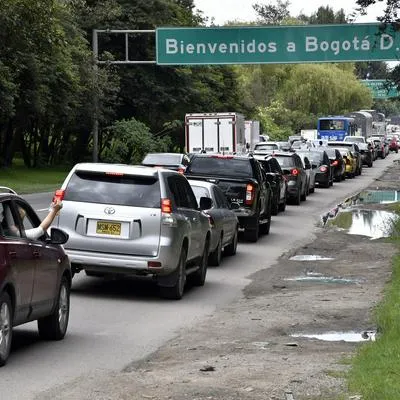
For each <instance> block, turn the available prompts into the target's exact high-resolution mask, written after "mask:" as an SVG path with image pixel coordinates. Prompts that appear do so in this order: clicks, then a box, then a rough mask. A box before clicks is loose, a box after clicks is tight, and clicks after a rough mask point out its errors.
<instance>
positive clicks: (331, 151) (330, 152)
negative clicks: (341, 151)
mask: <svg viewBox="0 0 400 400" xmlns="http://www.w3.org/2000/svg"><path fill="white" fill-rule="evenodd" d="M325 151H326V154H328V157H331V158H332V157H334V158H336V150H335V149H333V148H326V149H325Z"/></svg>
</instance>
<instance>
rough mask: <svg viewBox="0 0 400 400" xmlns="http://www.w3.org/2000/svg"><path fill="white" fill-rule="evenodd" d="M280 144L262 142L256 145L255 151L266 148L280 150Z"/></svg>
mask: <svg viewBox="0 0 400 400" xmlns="http://www.w3.org/2000/svg"><path fill="white" fill-rule="evenodd" d="M278 149H279V146H278V145H277V144H260V145H256V146H255V147H254V151H264V150H278Z"/></svg>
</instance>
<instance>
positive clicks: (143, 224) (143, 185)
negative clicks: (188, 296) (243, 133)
mask: <svg viewBox="0 0 400 400" xmlns="http://www.w3.org/2000/svg"><path fill="white" fill-rule="evenodd" d="M56 196H57V197H59V198H60V199H62V201H63V205H64V206H63V209H62V212H61V213H60V215H59V217H58V220H57V222H56V225H57V226H58V227H60V228H61V227H62V229H63V230H64V231H65V232H67V233H68V235H69V240H68V242H67V243H66V245H65V251H66V253H67V254H68V256H69V259H70V261H71V266H72V269H73V271H74V272H75V273H76V272H79V271H81V270H85V272H86V274H87V275H89V276H105V275H122V276H123V275H127V276H135V275H136V276H148V277H152V278H155V279H156V282H157V284H158V286H159V287H160V289H161V294H162V295H163V296H164V297H167V298H173V299H180V298H181V297H182V295H183V290H184V286H185V282H186V276H187V275H188V274H191V275H192V276H191V277H192V278H193V282H194V284H195V285H200V286H202V285H204V282H205V277H206V272H207V259H208V253H209V243H210V234H211V227H210V223H209V219H208V217H207V216H206V214H204V213H203V211H202V210H206V209H209V208H210V207H211V199H209V198H205V197H204V198H201V199H200V207H199V206H198V204H197V201H196V197H195V195H194V193H193V191H192V188H191V187H190V184H189V182H188V181H187V179H186V178H185V177H184V176H183V175H182V174H179V173H178V172H175V171H171V170H167V169H159V168H152V167H144V166H130V165H119V164H103V163H87V164H86V163H85V164H77V165H75V167H73V169H72V170H71V171H70V173H69V174H68V176H67V178H66V179H65V181H64V183H63V185H62V187H61V189H60V190H57V191H56Z"/></svg>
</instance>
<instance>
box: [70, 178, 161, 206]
mask: <svg viewBox="0 0 400 400" xmlns="http://www.w3.org/2000/svg"><path fill="white" fill-rule="evenodd" d="M160 196H161V194H160V183H159V181H158V179H157V178H154V177H143V176H132V175H123V176H118V175H106V174H105V173H103V172H102V173H97V172H88V171H77V172H75V173H74V174H73V175H72V177H71V179H70V181H69V182H68V186H67V188H66V191H65V195H64V200H68V201H81V202H84V203H100V204H115V205H121V206H133V207H147V208H160Z"/></svg>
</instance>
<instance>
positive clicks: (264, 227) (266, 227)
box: [260, 202, 272, 235]
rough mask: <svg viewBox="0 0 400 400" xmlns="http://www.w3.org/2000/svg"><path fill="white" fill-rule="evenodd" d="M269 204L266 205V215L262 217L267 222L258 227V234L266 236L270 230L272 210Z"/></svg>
mask: <svg viewBox="0 0 400 400" xmlns="http://www.w3.org/2000/svg"><path fill="white" fill-rule="evenodd" d="M271 207H272V206H271V202H270V203H269V205H268V212H267V215H264V219H267V220H268V221H267V222H264V223H263V224H261V225H260V232H261V233H262V234H264V235H268V234H269V231H270V229H271V216H272V210H271Z"/></svg>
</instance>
